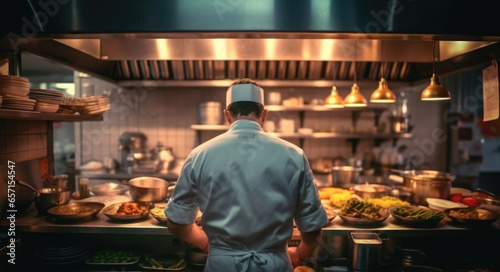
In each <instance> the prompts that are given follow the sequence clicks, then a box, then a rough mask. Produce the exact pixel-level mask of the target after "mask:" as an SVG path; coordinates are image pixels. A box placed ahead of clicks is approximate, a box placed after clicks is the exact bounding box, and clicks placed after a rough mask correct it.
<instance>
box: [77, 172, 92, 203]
mask: <svg viewBox="0 0 500 272" xmlns="http://www.w3.org/2000/svg"><path fill="white" fill-rule="evenodd" d="M78 192H79V193H80V199H82V198H87V197H89V196H90V193H89V179H88V178H84V177H81V178H80V179H79V180H78Z"/></svg>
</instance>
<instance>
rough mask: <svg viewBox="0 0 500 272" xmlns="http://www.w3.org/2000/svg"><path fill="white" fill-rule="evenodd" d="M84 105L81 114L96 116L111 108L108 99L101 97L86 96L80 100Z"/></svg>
mask: <svg viewBox="0 0 500 272" xmlns="http://www.w3.org/2000/svg"><path fill="white" fill-rule="evenodd" d="M80 99H81V101H82V102H83V104H84V107H83V109H82V110H81V111H80V113H81V114H86V115H97V114H101V113H104V112H105V111H107V110H109V109H110V108H111V104H110V103H109V99H108V98H107V97H102V96H88V97H82V98H80Z"/></svg>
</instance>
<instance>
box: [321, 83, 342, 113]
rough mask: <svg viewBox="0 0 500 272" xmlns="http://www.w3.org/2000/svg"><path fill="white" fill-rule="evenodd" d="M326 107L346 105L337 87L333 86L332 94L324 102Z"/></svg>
mask: <svg viewBox="0 0 500 272" xmlns="http://www.w3.org/2000/svg"><path fill="white" fill-rule="evenodd" d="M324 105H325V107H328V108H343V107H344V99H343V98H342V96H340V95H339V93H338V92H337V87H336V86H333V87H332V91H331V92H330V95H328V96H327V97H326V98H325V102H324Z"/></svg>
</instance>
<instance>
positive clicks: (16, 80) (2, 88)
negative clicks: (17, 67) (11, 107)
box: [0, 75, 30, 97]
mask: <svg viewBox="0 0 500 272" xmlns="http://www.w3.org/2000/svg"><path fill="white" fill-rule="evenodd" d="M29 92H30V83H29V80H28V79H27V78H24V77H18V76H10V75H0V95H1V96H3V97H6V96H20V97H25V96H27V95H28V93H29Z"/></svg>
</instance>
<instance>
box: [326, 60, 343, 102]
mask: <svg viewBox="0 0 500 272" xmlns="http://www.w3.org/2000/svg"><path fill="white" fill-rule="evenodd" d="M332 74H333V86H332V91H331V92H330V94H329V95H328V96H327V97H326V98H325V101H324V102H323V104H324V106H325V107H328V108H343V107H344V99H343V98H342V96H340V95H339V93H338V92H337V87H336V86H335V77H336V75H337V72H336V70H335V63H334V62H332Z"/></svg>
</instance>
